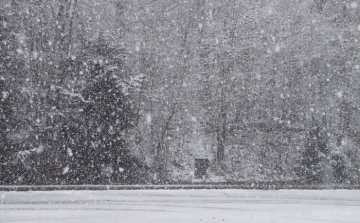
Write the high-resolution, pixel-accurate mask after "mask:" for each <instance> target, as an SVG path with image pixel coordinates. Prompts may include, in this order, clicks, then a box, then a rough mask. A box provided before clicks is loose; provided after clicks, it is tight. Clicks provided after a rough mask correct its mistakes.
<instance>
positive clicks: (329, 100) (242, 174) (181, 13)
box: [0, 0, 360, 184]
mask: <svg viewBox="0 0 360 223" xmlns="http://www.w3.org/2000/svg"><path fill="white" fill-rule="evenodd" d="M359 24H360V2H358V1H347V0H343V1H334V0H321V1H315V0H306V1H296V0H292V1H285V0H273V1H270V0H269V1H248V0H228V1H215V0H192V1H165V0H161V1H151V0H137V1H130V0H105V1H101V2H99V1H96V0H89V1H83V0H63V1H47V0H37V1H21V0H20V1H16V0H9V1H2V2H1V3H0V48H1V51H0V54H1V57H0V60H1V62H0V91H1V92H2V94H0V97H1V101H0V120H1V122H0V131H1V132H0V137H1V138H0V164H1V166H0V184H83V183H91V184H98V183H123V184H127V183H165V182H174V181H191V179H192V177H193V174H192V173H193V172H192V171H193V169H194V160H195V158H199V157H200V158H201V157H207V158H209V159H210V163H211V167H210V169H211V174H213V175H216V176H221V177H222V178H223V179H225V180H226V181H229V182H238V181H255V180H256V181H287V180H288V181H293V180H298V181H302V182H305V183H356V182H357V181H358V179H359V175H360V154H359V153H360V152H359V143H360V141H359V138H360V134H359V133H360V132H359V131H360V129H359V126H360V125H359V124H360V112H359V106H358V105H359V99H360V98H359V89H360V80H359V79H360V76H359V68H360V61H359V60H360V58H359V56H358V54H359V53H360V49H359V44H358V41H359V40H358V38H359Z"/></svg>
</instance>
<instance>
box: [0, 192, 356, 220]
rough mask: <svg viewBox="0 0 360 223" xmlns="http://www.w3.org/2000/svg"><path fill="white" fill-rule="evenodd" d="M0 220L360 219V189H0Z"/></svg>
mask: <svg viewBox="0 0 360 223" xmlns="http://www.w3.org/2000/svg"><path fill="white" fill-rule="evenodd" d="M0 199H1V200H0V222H6V223H8V222H21V223H25V222H36V223H38V222H46V223H50V222H70V223H75V222H76V223H81V222H106V223H110V222H126V223H127V222H136V223H141V222H151V223H152V222H154V223H179V222H180V223H192V222H236V223H240V222H261V223H264V222H286V223H288V222H360V191H359V190H321V191H320V190H319V191H314V190H312V191H311V190H309V191H305V190H303V191H300V190H276V191H259V190H233V189H231V190H134V191H129V190H120V191H45V192H44V191H29V192H0Z"/></svg>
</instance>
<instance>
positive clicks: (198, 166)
mask: <svg viewBox="0 0 360 223" xmlns="http://www.w3.org/2000/svg"><path fill="white" fill-rule="evenodd" d="M208 168H209V159H196V158H195V178H197V179H199V178H202V177H203V176H204V175H206V170H207V169H208Z"/></svg>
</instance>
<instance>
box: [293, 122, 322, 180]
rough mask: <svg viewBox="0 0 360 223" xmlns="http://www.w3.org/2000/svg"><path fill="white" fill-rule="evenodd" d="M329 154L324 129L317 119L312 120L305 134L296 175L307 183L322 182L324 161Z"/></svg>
mask: <svg viewBox="0 0 360 223" xmlns="http://www.w3.org/2000/svg"><path fill="white" fill-rule="evenodd" d="M328 154H329V148H328V136H327V132H326V129H325V128H324V127H323V125H321V124H320V123H319V122H317V121H313V122H312V126H311V128H310V130H309V132H308V134H307V141H306V144H305V150H304V151H303V153H302V157H301V162H300V163H301V164H300V168H299V169H298V170H297V173H298V175H299V176H300V177H301V178H303V179H305V180H306V182H308V183H321V182H323V178H324V175H325V174H326V173H325V172H326V170H325V168H326V167H324V162H323V161H325V160H326V157H327V155H328Z"/></svg>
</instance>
